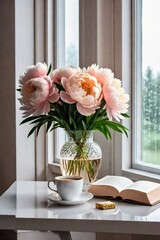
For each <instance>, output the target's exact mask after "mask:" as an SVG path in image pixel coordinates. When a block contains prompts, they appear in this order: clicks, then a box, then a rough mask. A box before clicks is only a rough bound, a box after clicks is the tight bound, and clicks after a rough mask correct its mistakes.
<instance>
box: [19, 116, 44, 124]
mask: <svg viewBox="0 0 160 240" xmlns="http://www.w3.org/2000/svg"><path fill="white" fill-rule="evenodd" d="M44 116H46V115H41V116H32V117H27V118H26V119H24V120H23V121H22V122H21V123H20V125H21V124H24V123H26V122H30V121H32V120H35V119H38V118H39V119H41V118H42V117H44Z"/></svg>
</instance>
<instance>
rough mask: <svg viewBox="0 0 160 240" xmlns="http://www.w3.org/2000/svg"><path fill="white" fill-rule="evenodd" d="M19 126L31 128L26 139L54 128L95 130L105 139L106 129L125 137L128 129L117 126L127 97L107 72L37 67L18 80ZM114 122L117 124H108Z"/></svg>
mask: <svg viewBox="0 0 160 240" xmlns="http://www.w3.org/2000/svg"><path fill="white" fill-rule="evenodd" d="M19 83H20V87H19V89H18V90H19V91H20V94H21V97H20V98H19V101H20V103H21V105H22V106H21V108H20V109H21V110H22V111H23V117H24V118H25V119H24V120H23V121H22V123H21V124H23V123H26V122H30V124H33V127H32V128H31V130H30V132H29V134H28V136H30V135H31V134H32V133H33V132H34V131H35V132H36V134H38V132H39V129H40V128H41V126H42V125H44V124H46V130H47V131H48V130H53V129H56V128H58V127H61V128H63V129H65V130H66V131H67V132H68V133H69V132H70V131H73V130H87V131H88V130H98V131H100V132H101V133H103V134H104V136H105V137H106V138H107V139H108V138H111V134H110V129H113V130H115V131H117V132H120V133H125V134H126V135H127V131H128V129H127V128H126V127H125V126H123V125H122V124H121V123H119V121H120V119H123V118H124V117H128V115H127V114H126V113H127V111H128V101H129V95H128V94H126V93H125V90H124V89H123V88H122V86H121V81H120V80H119V79H116V78H115V77H114V74H113V72H112V71H111V70H110V69H107V68H99V66H98V65H95V64H93V65H91V66H89V67H87V68H74V67H62V68H59V69H55V70H53V71H52V70H51V65H50V66H49V67H47V65H46V64H45V63H37V64H36V65H33V66H30V67H28V68H27V69H26V71H25V73H24V74H23V75H21V76H20V79H19ZM113 118H114V119H115V120H116V121H117V122H115V121H112V119H113Z"/></svg>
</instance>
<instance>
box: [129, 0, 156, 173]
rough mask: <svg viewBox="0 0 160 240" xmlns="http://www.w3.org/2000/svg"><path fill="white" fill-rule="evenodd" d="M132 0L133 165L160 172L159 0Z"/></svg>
mask: <svg viewBox="0 0 160 240" xmlns="http://www.w3.org/2000/svg"><path fill="white" fill-rule="evenodd" d="M134 3H135V4H134V13H133V15H134V23H135V29H134V43H135V44H134V46H135V49H134V50H135V55H134V63H135V66H134V72H135V74H134V78H133V79H134V80H135V81H134V82H135V84H134V93H133V97H132V98H133V108H134V111H133V114H132V119H134V118H135V123H134V128H133V132H134V138H133V146H134V150H133V167H134V168H137V169H141V170H145V171H150V172H154V173H160V106H159V103H160V64H159V63H160V45H159V41H160V26H159V24H158V23H159V21H160V15H159V12H160V0H154V1H152V0H141V1H134Z"/></svg>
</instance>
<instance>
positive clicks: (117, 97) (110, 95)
mask: <svg viewBox="0 0 160 240" xmlns="http://www.w3.org/2000/svg"><path fill="white" fill-rule="evenodd" d="M103 96H104V99H105V101H106V109H107V116H108V118H109V120H112V117H114V118H115V119H116V120H117V121H120V119H123V116H122V115H121V113H126V112H127V111H128V106H129V105H128V104H127V102H128V101H129V95H128V94H125V91H124V89H123V88H122V87H121V81H120V80H119V79H116V78H114V79H113V82H112V84H110V85H107V84H104V86H103Z"/></svg>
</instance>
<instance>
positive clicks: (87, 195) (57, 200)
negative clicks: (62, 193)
mask: <svg viewBox="0 0 160 240" xmlns="http://www.w3.org/2000/svg"><path fill="white" fill-rule="evenodd" d="M92 198H93V194H92V193H89V192H82V193H81V195H80V197H79V198H78V199H77V200H73V201H66V200H62V199H61V198H60V197H59V195H58V194H57V193H51V194H49V195H48V196H47V199H49V200H51V201H53V202H55V203H58V204H61V205H77V204H82V203H85V202H87V201H89V200H90V199H92Z"/></svg>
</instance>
